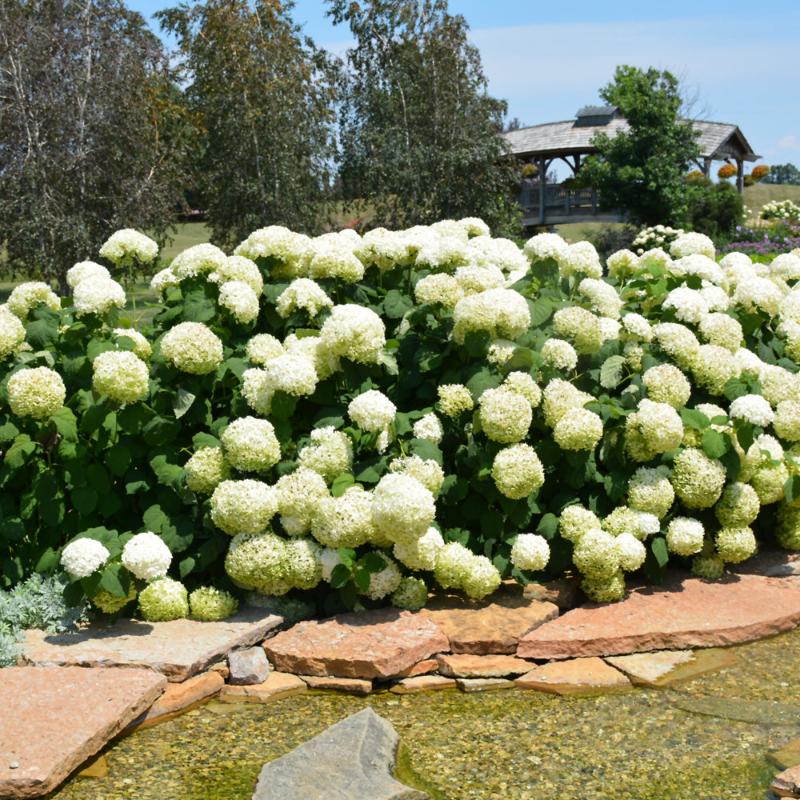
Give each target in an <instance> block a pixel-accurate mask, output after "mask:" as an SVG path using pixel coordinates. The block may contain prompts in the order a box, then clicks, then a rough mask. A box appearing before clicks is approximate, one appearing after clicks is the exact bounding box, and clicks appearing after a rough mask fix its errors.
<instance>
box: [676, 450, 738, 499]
mask: <svg viewBox="0 0 800 800" xmlns="http://www.w3.org/2000/svg"><path fill="white" fill-rule="evenodd" d="M725 475H726V472H725V467H724V466H723V465H722V463H721V462H719V461H717V459H714V458H709V457H708V456H707V455H706V454H705V453H704V452H703V451H702V450H699V449H698V448H696V447H688V448H686V450H682V451H681V452H680V453H679V454H678V455H677V456H676V457H675V460H674V462H673V466H672V478H671V480H672V487H673V489H675V494H676V495H677V496H678V497H679V498H680V499H681V501H682V502H683V504H684V505H685V506H686V507H687V508H711V506H713V505H714V504H715V503H716V502H717V500H719V497H720V495H721V494H722V489H723V487H724V486H725Z"/></svg>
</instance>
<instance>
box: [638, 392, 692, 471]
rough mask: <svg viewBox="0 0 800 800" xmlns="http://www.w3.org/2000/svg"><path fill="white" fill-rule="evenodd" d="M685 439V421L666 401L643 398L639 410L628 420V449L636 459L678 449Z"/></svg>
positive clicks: (646, 458) (643, 459) (653, 456)
mask: <svg viewBox="0 0 800 800" xmlns="http://www.w3.org/2000/svg"><path fill="white" fill-rule="evenodd" d="M682 440H683V421H682V420H681V418H680V416H679V415H678V412H677V411H676V410H675V409H674V408H673V407H672V406H670V405H667V404H666V403H655V402H653V401H652V400H648V399H647V398H645V399H643V400H640V401H639V405H638V407H637V410H636V412H634V413H633V414H630V415H629V416H628V418H627V419H626V420H625V449H626V450H627V452H628V455H630V457H631V458H633V460H634V461H650V459H652V458H655V457H656V456H657V455H658V454H659V453H667V452H669V451H670V450H675V448H677V447H678V446H679V445H680V443H681V441H682Z"/></svg>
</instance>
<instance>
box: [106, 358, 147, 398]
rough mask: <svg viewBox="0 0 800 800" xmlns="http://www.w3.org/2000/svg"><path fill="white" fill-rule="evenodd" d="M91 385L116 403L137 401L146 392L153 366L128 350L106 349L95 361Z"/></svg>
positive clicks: (144, 395)
mask: <svg viewBox="0 0 800 800" xmlns="http://www.w3.org/2000/svg"><path fill="white" fill-rule="evenodd" d="M92 388H93V389H94V390H95V391H96V392H97V393H98V394H104V395H105V396H106V397H108V398H109V399H111V400H113V401H114V402H115V403H121V404H122V405H127V404H128V403H136V402H137V401H139V400H142V399H143V398H144V397H146V396H147V393H148V391H149V388H150V370H149V369H148V368H147V364H145V363H144V361H142V359H141V358H139V356H137V355H136V354H135V353H133V352H131V351H129V350H119V351H117V350H106V351H105V352H104V353H100V354H99V355H98V356H97V357H96V358H95V360H94V361H93V362H92Z"/></svg>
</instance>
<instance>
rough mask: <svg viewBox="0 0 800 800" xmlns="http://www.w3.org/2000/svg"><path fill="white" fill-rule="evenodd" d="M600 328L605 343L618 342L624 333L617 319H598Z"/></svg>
mask: <svg viewBox="0 0 800 800" xmlns="http://www.w3.org/2000/svg"><path fill="white" fill-rule="evenodd" d="M597 322H598V324H599V326H600V335H601V336H602V339H603V342H616V341H617V340H618V339H619V336H620V333H621V332H622V325H621V324H620V323H619V322H617V320H615V319H611V318H610V317H600V318H599V319H598V321H597Z"/></svg>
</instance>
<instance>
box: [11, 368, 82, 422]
mask: <svg viewBox="0 0 800 800" xmlns="http://www.w3.org/2000/svg"><path fill="white" fill-rule="evenodd" d="M7 393H8V404H9V406H11V411H12V412H13V413H14V414H16V415H17V416H18V417H33V419H47V417H52V416H53V414H55V413H56V411H58V410H59V409H60V408H61V407H62V406H63V405H64V400H65V399H66V396H67V387H66V386H64V381H63V380H62V379H61V376H60V375H59V374H58V373H57V372H56V371H55V370H52V369H48V368H47V367H34V368H32V369H21V370H19V371H17V372H15V373H14V374H13V375H12V376H11V377H10V378H9V380H8V387H7Z"/></svg>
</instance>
